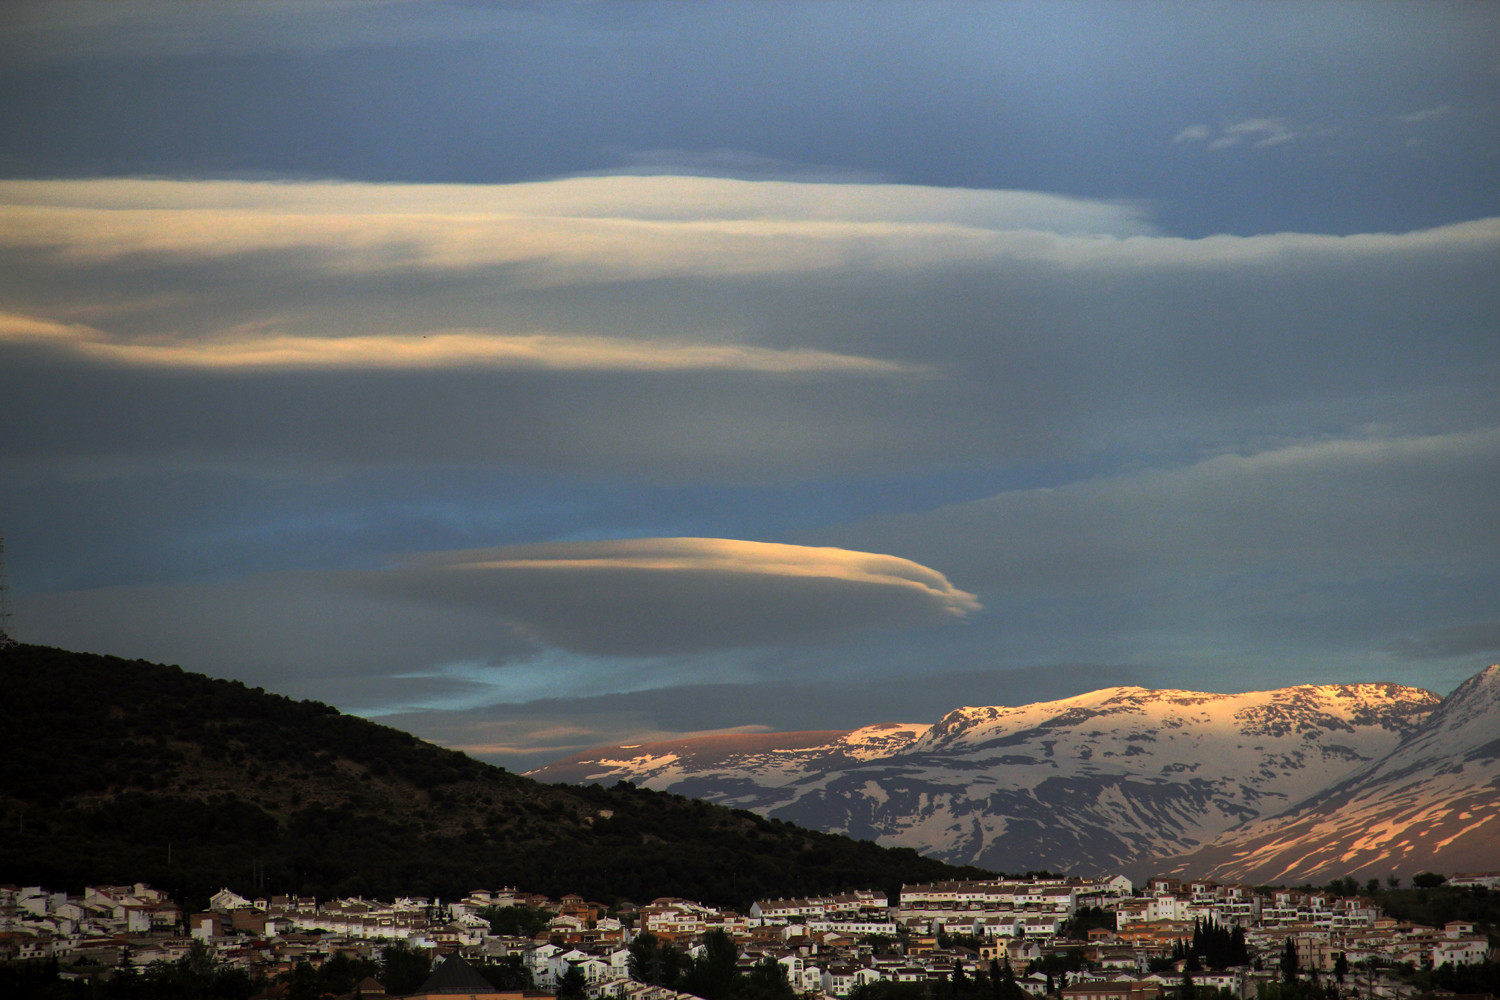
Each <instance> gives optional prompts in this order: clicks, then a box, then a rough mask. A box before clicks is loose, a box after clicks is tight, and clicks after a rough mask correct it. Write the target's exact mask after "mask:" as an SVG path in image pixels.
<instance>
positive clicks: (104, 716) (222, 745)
mask: <svg viewBox="0 0 1500 1000" xmlns="http://www.w3.org/2000/svg"><path fill="white" fill-rule="evenodd" d="M0 692H4V697H0V829H3V830H4V831H5V835H4V836H3V837H0V882H9V883H17V884H43V885H48V886H51V887H54V888H65V887H71V888H77V887H81V886H82V885H84V884H87V883H121V882H134V881H144V882H148V883H151V884H153V885H156V886H157V887H159V888H163V889H167V890H169V891H171V892H172V893H173V894H174V895H176V896H178V897H179V898H182V899H186V900H189V901H193V900H201V899H204V898H206V896H207V895H208V894H209V893H212V892H213V891H215V890H217V889H218V888H220V887H221V886H229V887H231V888H235V889H237V890H239V891H241V892H244V893H272V892H275V893H288V892H295V893H301V894H308V895H316V896H319V897H328V896H335V895H337V896H345V895H354V894H363V895H366V896H375V897H386V898H390V897H393V896H396V895H427V896H445V897H451V896H453V895H455V894H463V893H465V892H468V891H469V890H471V889H474V888H478V887H495V886H500V885H518V886H522V887H525V888H528V889H531V890H535V891H540V892H545V893H549V894H553V895H562V894H564V893H567V892H577V893H580V894H582V895H584V896H587V897H590V898H594V899H599V900H603V901H610V900H616V899H620V898H629V899H635V900H649V899H651V898H654V897H656V896H662V895H681V896H686V897H689V898H695V899H700V900H703V901H705V902H713V903H724V904H734V905H744V904H746V903H748V902H749V901H750V900H752V899H755V898H758V897H763V896H768V895H794V894H799V893H806V892H811V891H821V890H835V889H839V888H847V887H851V886H883V887H887V888H889V887H894V886H897V885H899V884H900V883H902V882H903V881H925V880H930V879H935V878H944V877H948V878H952V877H958V876H959V874H960V873H959V870H957V869H954V868H952V867H950V866H947V865H944V864H942V863H940V862H938V861H935V860H931V859H928V858H924V857H920V856H919V855H917V854H916V853H915V852H914V851H910V850H895V851H893V850H888V849H885V848H882V847H878V846H876V845H875V844H873V843H868V842H859V841H855V840H851V839H849V838H847V837H839V836H830V835H828V834H824V833H816V832H811V831H807V830H802V829H799V828H797V827H795V826H792V825H791V824H789V823H784V822H780V821H769V820H767V819H765V818H763V817H760V816H757V815H754V814H752V813H749V812H744V811H739V810H732V809H727V808H721V807H717V806H710V805H708V804H706V803H703V802H697V801H692V800H689V799H686V798H683V797H681V796H677V795H672V794H664V793H660V792H655V791H651V790H648V789H644V788H635V787H631V786H629V785H627V784H616V785H615V787H612V788H607V789H606V788H601V787H589V788H574V787H567V786H558V785H545V784H542V783H539V782H536V781H533V780H531V779H529V778H524V777H520V776H517V775H514V774H511V773H509V772H507V771H505V770H503V769H501V768H497V767H493V766H491V765H488V764H483V763H480V762H479V761H476V760H474V759H472V758H470V757H467V756H465V755H464V754H462V753H458V752H456V751H452V750H445V749H443V748H440V747H437V746H433V745H432V744H429V743H425V742H423V741H421V740H419V739H417V738H416V737H414V736H411V735H409V734H407V733H403V732H400V731H398V730H395V729H390V728H388V727H385V726H380V725H376V724H375V723H372V722H368V721H366V720H363V719H359V718H355V717H352V716H348V715H343V714H341V713H339V712H338V711H336V710H335V709H333V708H331V707H329V706H328V705H324V704H321V703H318V702H310V701H302V702H298V701H293V700H291V699H288V698H284V697H281V696H278V695H274V694H268V693H265V692H263V691H261V690H259V689H252V688H247V687H245V686H244V685H242V684H239V683H237V682H233V681H223V680H215V679H212V678H209V677H204V676H202V675H198V674H192V673H188V672H185V671H183V670H181V669H180V668H178V667H172V666H163V665H160V664H152V663H145V662H142V661H126V660H122V659H119V658H115V657H109V656H98V655H93V654H86V653H73V652H67V651H64V650H59V649H51V648H46V647H40V646H26V645H22V646H16V647H12V648H9V649H3V650H0ZM971 874H973V872H972V871H971Z"/></svg>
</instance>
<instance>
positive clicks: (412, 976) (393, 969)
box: [380, 941, 432, 996]
mask: <svg viewBox="0 0 1500 1000" xmlns="http://www.w3.org/2000/svg"><path fill="white" fill-rule="evenodd" d="M380 959H381V963H382V964H383V965H384V966H385V969H384V972H385V976H384V978H383V979H382V982H384V983H385V990H386V992H387V993H389V994H391V995H392V996H401V995H402V994H403V993H415V992H417V990H418V989H419V988H420V987H421V985H422V983H423V982H424V981H425V980H426V979H427V977H428V975H430V974H431V972H432V959H430V958H428V957H427V956H426V955H424V954H423V953H422V952H420V951H417V950H416V949H414V948H412V947H411V946H409V945H407V944H406V943H405V942H401V941H398V942H396V943H395V944H392V945H387V946H386V948H385V950H384V951H383V952H381V953H380Z"/></svg>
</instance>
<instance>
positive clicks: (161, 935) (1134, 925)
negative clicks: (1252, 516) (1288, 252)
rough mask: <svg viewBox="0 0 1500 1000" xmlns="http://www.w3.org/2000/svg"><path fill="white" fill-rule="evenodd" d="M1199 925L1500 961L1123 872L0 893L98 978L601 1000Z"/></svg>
mask: <svg viewBox="0 0 1500 1000" xmlns="http://www.w3.org/2000/svg"><path fill="white" fill-rule="evenodd" d="M1489 877H1491V876H1489V875H1487V874H1483V873H1481V874H1477V875H1471V876H1459V877H1455V879H1454V880H1453V881H1454V882H1457V881H1458V878H1465V879H1470V880H1475V881H1474V884H1483V883H1482V882H1481V881H1478V880H1482V879H1485V878H1489ZM515 906H522V907H530V908H533V909H534V910H535V911H538V912H539V913H540V914H541V918H542V919H545V922H546V926H545V927H543V928H542V929H541V930H540V931H539V932H538V933H537V934H536V935H534V936H514V935H512V936H505V935H499V934H495V933H494V932H493V931H492V928H491V924H490V921H489V920H488V919H486V914H488V913H491V912H494V911H495V910H496V909H501V908H505V907H515ZM1085 907H1097V908H1099V909H1100V910H1103V911H1105V912H1106V913H1107V914H1111V915H1112V916H1113V920H1114V927H1107V926H1106V927H1098V926H1095V927H1092V928H1091V929H1090V930H1088V931H1087V932H1080V933H1079V934H1076V935H1074V936H1072V937H1070V938H1064V937H1063V935H1064V933H1065V932H1066V930H1067V929H1068V926H1069V922H1070V921H1071V920H1072V919H1073V918H1074V917H1076V916H1077V915H1078V914H1079V913H1080V911H1081V910H1083V909H1084V908H1085ZM1095 923H1097V921H1095ZM1195 924H1197V925H1204V926H1207V925H1210V924H1212V925H1217V926H1219V927H1223V928H1239V929H1240V930H1241V931H1242V932H1243V935H1244V939H1245V944H1246V946H1247V948H1248V949H1249V951H1250V953H1251V955H1252V956H1259V958H1260V964H1261V965H1262V966H1264V967H1266V968H1267V969H1274V967H1275V963H1276V959H1277V956H1279V955H1280V953H1281V950H1282V948H1283V947H1284V945H1285V942H1286V941H1287V940H1291V941H1292V942H1293V943H1294V945H1295V947H1296V949H1297V954H1298V956H1299V958H1300V963H1301V966H1302V968H1304V969H1306V970H1309V971H1312V970H1316V971H1317V972H1319V973H1329V972H1331V971H1332V970H1333V969H1334V968H1335V966H1336V965H1337V964H1338V960H1339V958H1340V957H1341V956H1342V957H1343V959H1344V960H1345V962H1347V963H1348V964H1349V965H1350V966H1358V965H1361V964H1362V963H1368V962H1371V961H1378V962H1382V963H1388V964H1392V965H1401V964H1404V963H1408V962H1409V963H1414V964H1416V965H1419V966H1425V965H1432V966H1440V965H1444V964H1453V965H1465V964H1473V963H1478V962H1483V961H1485V960H1486V959H1488V958H1491V957H1493V956H1492V954H1491V952H1490V949H1489V943H1488V940H1487V939H1486V938H1485V937H1484V936H1483V935H1481V934H1478V933H1476V931H1475V927H1474V926H1473V925H1472V924H1469V923H1465V922H1462V921H1454V922H1450V923H1448V924H1446V925H1444V926H1443V927H1442V928H1433V927H1425V926H1421V925H1414V924H1409V923H1401V922H1398V921H1396V920H1394V919H1391V918H1389V917H1387V916H1385V915H1384V914H1382V913H1381V912H1380V910H1379V909H1378V908H1377V907H1376V906H1375V904H1374V903H1373V902H1372V901H1371V900H1369V899H1366V898H1363V897H1359V896H1338V895H1332V894H1328V893H1323V892H1300V891H1296V890H1274V891H1271V892H1269V893H1265V894H1261V893H1257V892H1256V891H1255V890H1253V889H1250V888H1248V887H1245V886H1233V885H1218V884H1215V883H1211V882H1181V881H1178V880H1175V879H1164V880H1157V881H1153V882H1151V883H1150V884H1148V885H1147V886H1146V887H1145V889H1143V890H1140V891H1136V890H1134V888H1133V887H1132V885H1131V884H1130V882H1129V881H1128V880H1126V879H1124V878H1120V877H1114V878H1107V879H1063V878H1054V879H1024V880H1014V879H1010V880H1005V879H1001V880H986V881H966V882H939V883H932V884H923V885H908V886H904V887H903V888H902V890H901V893H900V896H899V898H898V899H897V900H895V901H892V900H888V899H887V898H886V896H885V894H884V893H882V892H879V891H876V890H870V889H860V890H854V891H850V892H846V893H840V894H835V895H827V896H808V897H799V898H795V899H763V900H758V901H756V902H755V903H754V904H753V905H752V906H751V907H750V908H749V911H748V912H747V913H744V914H740V913H735V912H732V911H728V910H724V909H721V908H716V907H713V906H707V905H704V904H702V903H698V902H695V901H692V900H686V899H677V898H661V899H655V900H652V901H651V902H649V903H647V904H644V905H641V906H630V905H625V906H621V907H618V908H615V909H611V908H609V907H606V906H604V905H603V904H601V903H597V902H590V901H588V900H585V899H583V898H581V897H579V896H565V897H563V898H562V899H561V900H552V899H548V898H546V897H544V896H539V895H536V894H533V893H526V892H521V891H517V890H516V889H513V888H504V889H498V890H476V891H475V892H472V893H470V894H469V895H468V896H467V897H465V898H464V899H462V900H459V901H457V902H450V903H446V904H444V903H442V902H441V901H438V900H429V899H424V898H418V897H410V898H401V899H396V900H393V901H390V902H385V901H378V900H366V899H359V898H350V899H341V900H327V901H324V902H322V903H319V902H318V901H317V900H314V899H311V898H308V897H298V896H271V897H269V898H256V899H250V898H246V897H244V896H241V895H239V894H237V893H235V892H233V891H231V890H229V889H227V888H226V889H222V890H220V891H219V892H217V893H215V894H214V895H213V896H212V897H211V899H210V901H209V908H208V909H207V910H205V911H203V912H201V913H184V912H183V911H182V910H181V908H180V907H178V906H177V904H176V903H174V902H173V901H172V900H170V899H168V898H166V896H165V895H164V894H163V893H161V892H159V891H157V890H155V889H152V888H151V887H149V886H146V885H141V884H136V885H132V886H93V887H90V888H88V889H87V890H86V891H85V892H84V893H82V894H81V895H77V896H75V895H70V894H67V893H59V892H49V891H48V890H46V889H44V888H42V887H40V886H28V887H16V886H0V960H26V959H36V958H57V959H59V960H60V961H62V962H66V963H68V965H69V966H70V967H75V968H91V969H93V970H95V971H96V972H100V971H102V970H107V969H109V968H112V967H114V966H117V965H119V964H120V963H121V962H123V961H130V962H131V963H133V964H135V965H137V966H141V965H146V964H149V963H151V962H153V961H166V962H171V961H176V960H178V959H180V958H182V957H183V956H185V955H187V954H188V953H189V952H190V950H191V949H192V947H193V945H194V942H201V944H200V947H204V946H206V947H208V948H210V949H211V950H212V952H213V954H214V955H215V957H216V958H217V960H218V961H219V962H220V963H221V964H223V965H228V966H233V967H237V968H242V969H244V970H246V971H247V972H249V973H250V974H252V975H264V976H266V977H268V978H270V977H274V976H276V975H277V974H279V973H282V972H287V971H289V970H290V969H292V968H293V967H294V966H295V965H296V964H297V963H299V962H309V963H312V964H313V965H319V964H321V963H322V962H324V961H326V960H328V959H329V958H330V957H332V956H334V955H337V954H343V955H347V956H350V957H366V958H374V957H378V955H379V953H380V951H381V949H383V948H385V947H387V946H389V945H390V944H392V943H394V942H402V943H404V944H406V945H408V946H410V947H412V948H416V949H420V950H423V951H427V952H429V953H431V954H433V955H435V956H458V959H457V960H455V961H454V962H449V963H443V964H440V965H439V966H438V967H437V968H438V969H439V970H449V971H448V972H447V973H445V975H447V976H448V977H450V978H452V979H454V981H455V982H456V981H457V979H458V978H462V977H463V975H464V973H463V970H464V969H465V968H467V966H466V965H464V964H462V960H472V961H477V962H483V961H504V960H515V961H519V962H520V963H521V964H522V966H523V967H524V968H525V969H526V970H527V971H528V972H529V973H530V975H531V978H532V981H533V984H534V985H535V986H536V987H537V988H539V989H542V990H552V989H555V988H556V987H557V986H558V984H559V983H561V982H562V981H563V979H564V977H566V976H568V975H569V973H570V972H571V971H573V970H577V972H578V974H579V975H580V976H581V977H582V980H583V982H584V983H585V984H586V985H585V989H586V993H587V995H588V996H589V997H593V998H600V1000H609V998H620V1000H675V997H676V995H675V994H673V993H672V991H670V990H665V989H663V988H661V987H655V986H647V985H645V984H642V983H639V982H635V981H633V980H632V979H631V977H630V950H629V945H630V942H631V941H632V940H633V939H634V938H635V937H636V936H637V935H638V934H640V933H643V932H646V931H649V932H650V933H652V934H654V935H655V936H656V937H657V938H658V939H660V940H661V941H662V942H665V943H667V944H669V945H672V946H674V947H677V948H679V949H680V950H682V951H683V952H685V953H688V954H693V953H695V952H696V951H697V950H698V949H700V948H701V946H702V942H703V939H704V936H705V935H707V934H709V933H711V932H722V933H724V934H726V935H728V936H729V937H730V939H731V940H733V941H734V942H735V944H736V946H737V947H738V949H739V952H740V964H741V967H742V968H743V969H749V968H750V967H751V966H753V965H755V964H756V963H757V962H762V961H765V960H767V959H769V960H770V961H772V962H775V963H776V964H778V965H780V966H781V967H782V968H783V969H784V970H785V971H786V974H787V978H788V981H789V982H790V983H791V984H792V986H793V988H794V989H796V990H797V991H798V992H799V993H802V994H804V995H808V996H813V997H817V996H828V997H842V996H846V995H847V994H849V993H850V992H851V991H852V990H854V989H855V988H856V987H857V986H858V985H860V984H862V983H870V982H877V981H881V980H889V981H894V982H917V983H921V982H937V981H941V980H947V979H948V978H950V977H951V976H952V975H953V970H954V969H955V968H968V969H970V970H975V969H986V968H991V967H993V968H995V969H1001V968H1006V969H1009V970H1010V971H1011V973H1012V974H1013V975H1014V976H1015V977H1016V978H1015V981H1016V983H1017V985H1018V986H1019V987H1020V988H1021V989H1022V990H1024V991H1026V992H1027V993H1031V994H1033V995H1041V994H1044V993H1046V992H1048V983H1049V979H1048V977H1047V976H1046V975H1045V974H1043V973H1040V972H1038V971H1037V968H1036V967H1037V966H1038V964H1039V963H1041V962H1042V960H1043V959H1044V958H1045V957H1046V956H1048V955H1051V954H1054V953H1056V952H1058V951H1061V950H1067V951H1069V952H1071V953H1073V954H1074V955H1076V956H1077V957H1078V958H1079V959H1081V960H1082V961H1084V962H1086V963H1087V971H1083V972H1077V973H1075V974H1073V975H1072V977H1071V980H1070V981H1069V982H1068V983H1067V985H1066V987H1063V988H1060V989H1058V988H1056V987H1054V989H1053V992H1054V993H1058V994H1059V1000H1157V998H1159V997H1161V996H1162V995H1163V993H1164V992H1166V993H1170V992H1173V991H1174V989H1175V986H1176V984H1177V982H1178V979H1179V975H1180V973H1179V971H1178V970H1177V969H1175V968H1166V969H1164V971H1153V970H1157V969H1162V968H1163V963H1167V964H1168V965H1169V964H1170V961H1171V956H1172V955H1173V954H1174V950H1175V949H1177V947H1178V945H1179V943H1180V942H1185V941H1191V940H1192V938H1193V934H1194V927H1195ZM80 963H81V964H80ZM991 963H993V966H992V965H991ZM468 971H469V973H472V972H473V970H472V969H469V970H468ZM434 975H436V973H434ZM1274 975H1275V973H1274V972H1269V971H1268V972H1262V971H1257V970H1256V969H1255V968H1252V967H1248V966H1247V967H1242V968H1231V969H1226V970H1223V971H1218V972H1213V971H1205V972H1201V973H1195V974H1194V979H1195V982H1197V983H1198V984H1199V985H1204V986H1212V987H1214V988H1222V989H1225V990H1228V991H1229V992H1230V993H1231V994H1233V995H1235V996H1237V997H1241V998H1249V997H1253V996H1254V995H1255V991H1256V989H1257V986H1258V985H1259V984H1260V983H1263V982H1266V981H1268V980H1269V979H1271V978H1272V977H1274ZM449 985H453V984H452V983H450V984H449ZM1367 985H1368V984H1367ZM438 986H441V984H438ZM469 986H471V987H474V990H473V991H472V992H474V995H475V996H481V995H482V996H486V997H489V996H493V997H495V998H504V1000H520V998H521V997H522V994H521V993H520V992H517V991H511V992H505V991H491V993H482V992H479V991H478V990H477V984H476V983H475V982H473V981H472V977H470V981H469ZM436 988H437V986H435V987H434V989H436ZM365 992H366V994H368V993H369V991H368V990H367V991H365ZM418 995H419V996H420V995H425V994H418ZM434 995H436V994H434ZM466 995H467V994H466Z"/></svg>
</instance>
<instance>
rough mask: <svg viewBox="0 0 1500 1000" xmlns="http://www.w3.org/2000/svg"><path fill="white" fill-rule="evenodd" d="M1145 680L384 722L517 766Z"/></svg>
mask: <svg viewBox="0 0 1500 1000" xmlns="http://www.w3.org/2000/svg"><path fill="white" fill-rule="evenodd" d="M1141 680H1142V673H1141V671H1140V669H1139V668H1137V667H1131V666H1121V665H1112V664H1093V663H1091V664H1076V663H1047V664H1045V665H1043V666H1038V667H1032V668H1021V669H990V670H974V669H967V670H953V671H949V670H933V669H924V670H923V671H922V672H921V673H920V674H918V675H906V676H881V677H880V678H878V679H871V678H868V677H852V678H851V677H845V678H841V679H837V680H808V679H806V678H803V677H798V676H795V675H778V676H776V677H774V678H769V679H764V680H760V681H757V682H747V683H732V684H705V683H693V682H691V681H689V682H684V683H681V684H677V685H674V686H670V687H656V688H651V689H649V690H641V691H621V692H614V693H610V694H581V695H578V696H574V697H568V698H539V699H531V700H526V701H516V702H509V703H503V704H490V705H480V706H475V707H471V708H464V709H460V710H455V711H412V712H402V713H399V714H394V715H389V716H383V717H382V718H381V721H382V722H386V723H388V724H391V725H396V726H399V727H400V728H402V729H406V730H408V731H409V732H414V733H417V734H418V735H420V736H422V737H423V738H424V739H428V740H432V741H433V742H436V743H440V744H442V745H444V746H450V747H455V748H457V749H462V750H464V751H465V752H467V753H469V754H472V755H474V756H477V757H482V758H484V759H487V760H490V761H492V762H494V763H497V764H501V765H503V766H505V767H510V768H513V769H516V770H524V769H526V768H530V767H537V766H540V765H542V764H546V763H550V762H552V761H555V760H558V759H560V758H562V757H564V756H567V755H568V754H571V753H577V752H578V751H581V750H587V749H590V748H593V747H599V746H611V745H618V744H622V743H643V742H655V741H660V740H675V739H687V738H691V737H694V736H712V735H720V734H725V733H755V732H796V731H808V730H819V729H856V728H859V727H861V726H867V725H873V724H876V723H880V722H898V723H915V724H926V723H932V722H936V721H937V720H938V719H939V718H940V717H941V716H942V715H944V714H945V713H947V712H949V711H951V710H952V709H954V708H957V707H959V706H960V705H974V704H983V705H1024V704H1028V703H1030V702H1034V701H1046V700H1049V699H1053V698H1062V697H1069V696H1071V695H1075V694H1078V693H1081V692H1084V691H1092V690H1095V689H1097V688H1101V687H1110V686H1113V685H1121V684H1134V683H1139V682H1140V681H1141Z"/></svg>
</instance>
